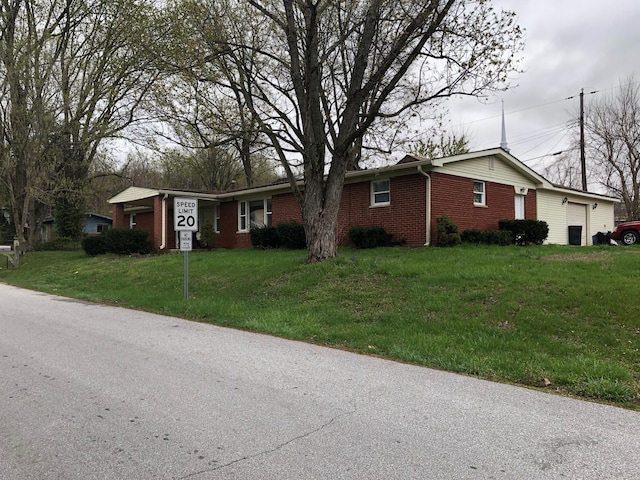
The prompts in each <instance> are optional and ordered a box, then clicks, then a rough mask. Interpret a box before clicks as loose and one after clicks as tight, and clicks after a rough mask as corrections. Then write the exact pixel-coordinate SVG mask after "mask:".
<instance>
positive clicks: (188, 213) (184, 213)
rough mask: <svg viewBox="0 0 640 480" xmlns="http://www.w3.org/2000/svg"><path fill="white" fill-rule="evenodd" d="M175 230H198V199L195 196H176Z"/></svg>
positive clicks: (174, 207)
mask: <svg viewBox="0 0 640 480" xmlns="http://www.w3.org/2000/svg"><path fill="white" fill-rule="evenodd" d="M173 226H174V230H176V231H178V232H180V231H182V232H197V231H198V200H197V199H195V198H175V201H174V204H173Z"/></svg>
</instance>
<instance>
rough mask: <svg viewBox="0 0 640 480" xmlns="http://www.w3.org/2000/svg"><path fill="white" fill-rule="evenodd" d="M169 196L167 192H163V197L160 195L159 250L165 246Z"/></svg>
mask: <svg viewBox="0 0 640 480" xmlns="http://www.w3.org/2000/svg"><path fill="white" fill-rule="evenodd" d="M168 198H169V194H168V193H165V194H164V197H162V245H160V250H164V249H165V248H167V199H168Z"/></svg>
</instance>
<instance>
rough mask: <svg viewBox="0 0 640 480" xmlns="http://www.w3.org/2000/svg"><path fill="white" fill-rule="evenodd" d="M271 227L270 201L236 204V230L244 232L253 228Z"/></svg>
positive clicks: (250, 201) (246, 201) (267, 199)
mask: <svg viewBox="0 0 640 480" xmlns="http://www.w3.org/2000/svg"><path fill="white" fill-rule="evenodd" d="M270 225H271V199H270V198H263V199H260V200H244V201H241V202H238V230H239V231H241V232H246V231H247V230H249V229H251V228H253V227H264V226H270Z"/></svg>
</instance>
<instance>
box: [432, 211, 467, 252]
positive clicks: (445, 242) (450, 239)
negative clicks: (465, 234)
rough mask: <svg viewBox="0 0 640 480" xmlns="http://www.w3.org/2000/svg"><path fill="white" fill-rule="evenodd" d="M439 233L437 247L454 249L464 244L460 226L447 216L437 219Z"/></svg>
mask: <svg viewBox="0 0 640 480" xmlns="http://www.w3.org/2000/svg"><path fill="white" fill-rule="evenodd" d="M436 228H437V233H438V241H437V245H438V246H440V247H453V246H456V245H460V244H461V243H462V238H461V236H460V233H459V231H458V230H459V228H458V224H457V223H456V222H454V221H453V220H451V219H450V218H449V217H447V216H442V217H438V218H436Z"/></svg>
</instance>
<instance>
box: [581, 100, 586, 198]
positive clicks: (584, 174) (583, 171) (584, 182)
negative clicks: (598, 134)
mask: <svg viewBox="0 0 640 480" xmlns="http://www.w3.org/2000/svg"><path fill="white" fill-rule="evenodd" d="M580 168H581V169H582V190H583V191H584V192H586V191H587V161H586V159H585V155H584V88H583V89H582V90H580Z"/></svg>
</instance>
